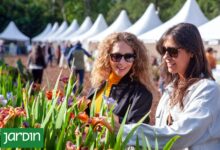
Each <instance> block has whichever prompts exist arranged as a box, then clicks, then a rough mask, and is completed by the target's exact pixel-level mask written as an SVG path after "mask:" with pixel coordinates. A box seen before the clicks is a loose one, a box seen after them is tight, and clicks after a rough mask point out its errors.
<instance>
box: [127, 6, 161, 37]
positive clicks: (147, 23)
mask: <svg viewBox="0 0 220 150" xmlns="http://www.w3.org/2000/svg"><path fill="white" fill-rule="evenodd" d="M161 24H162V22H161V20H160V18H159V17H158V15H157V13H156V10H155V6H154V4H153V3H151V4H150V5H149V6H148V8H147V9H146V11H145V13H144V14H143V15H142V16H141V18H140V19H138V20H137V21H136V23H134V24H133V25H132V26H131V27H129V28H128V29H126V30H125V31H126V32H130V33H133V34H135V35H140V34H143V33H145V32H147V31H149V30H151V29H153V28H155V27H157V26H159V25H161Z"/></svg>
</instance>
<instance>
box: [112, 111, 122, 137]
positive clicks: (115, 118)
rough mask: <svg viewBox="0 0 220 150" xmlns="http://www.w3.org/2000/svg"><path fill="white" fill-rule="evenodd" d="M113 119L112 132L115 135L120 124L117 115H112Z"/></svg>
mask: <svg viewBox="0 0 220 150" xmlns="http://www.w3.org/2000/svg"><path fill="white" fill-rule="evenodd" d="M113 117H114V123H115V124H114V132H115V134H117V133H118V130H119V128H120V125H121V124H120V123H119V117H118V116H117V115H113Z"/></svg>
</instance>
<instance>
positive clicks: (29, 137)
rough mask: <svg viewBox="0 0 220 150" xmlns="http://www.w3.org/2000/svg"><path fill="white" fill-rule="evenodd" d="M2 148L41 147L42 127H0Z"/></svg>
mask: <svg viewBox="0 0 220 150" xmlns="http://www.w3.org/2000/svg"><path fill="white" fill-rule="evenodd" d="M0 132H1V146H0V147H2V148H15V147H19V148H42V147H43V141H44V139H43V138H44V135H43V134H44V132H43V128H2V129H1V131H0Z"/></svg>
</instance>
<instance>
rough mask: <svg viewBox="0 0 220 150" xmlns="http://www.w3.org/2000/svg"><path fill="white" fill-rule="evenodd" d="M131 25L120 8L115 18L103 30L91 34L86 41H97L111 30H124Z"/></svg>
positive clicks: (125, 13) (111, 31)
mask: <svg viewBox="0 0 220 150" xmlns="http://www.w3.org/2000/svg"><path fill="white" fill-rule="evenodd" d="M130 26H131V22H130V20H129V18H128V15H127V12H126V11H125V10H122V11H121V13H120V14H119V16H118V17H117V19H116V20H115V21H114V22H113V23H112V24H111V25H110V26H109V27H108V28H107V29H106V30H104V31H103V32H101V33H99V34H98V35H96V36H93V37H91V38H89V39H88V42H99V41H100V40H102V39H104V38H105V37H106V36H107V35H109V34H111V33H113V32H120V31H124V30H126V29H127V28H128V27H130Z"/></svg>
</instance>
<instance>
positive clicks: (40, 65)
mask: <svg viewBox="0 0 220 150" xmlns="http://www.w3.org/2000/svg"><path fill="white" fill-rule="evenodd" d="M27 66H28V68H29V69H30V70H31V73H32V76H33V80H34V83H38V84H41V82H42V77H43V71H44V69H45V68H46V62H45V58H44V55H43V50H42V48H41V47H40V45H35V46H33V48H32V50H31V52H30V54H29V56H28V65H27Z"/></svg>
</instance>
